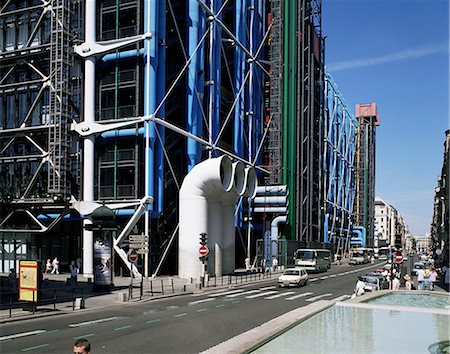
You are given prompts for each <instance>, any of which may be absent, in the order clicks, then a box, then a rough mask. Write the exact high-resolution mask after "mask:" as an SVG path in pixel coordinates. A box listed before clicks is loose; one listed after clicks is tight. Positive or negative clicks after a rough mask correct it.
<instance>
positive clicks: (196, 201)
mask: <svg viewBox="0 0 450 354" xmlns="http://www.w3.org/2000/svg"><path fill="white" fill-rule="evenodd" d="M233 185H234V181H233V167H232V163H231V160H230V158H229V157H227V156H221V157H218V158H213V159H209V160H205V161H203V162H201V163H199V164H198V165H196V166H194V168H193V169H192V170H191V171H190V172H189V174H187V175H186V177H185V178H184V180H183V184H182V186H181V189H180V195H179V198H180V208H179V213H180V214H179V217H180V231H179V250H178V275H179V277H180V278H184V279H187V278H196V279H198V278H200V276H201V271H202V269H201V267H202V264H201V262H200V260H199V253H198V249H199V239H200V234H201V233H203V232H206V233H208V231H210V230H208V220H211V221H213V220H216V221H217V224H216V225H219V220H221V219H222V217H221V215H220V214H219V210H220V208H219V205H217V208H215V207H212V206H211V207H210V208H209V207H208V204H210V203H220V202H221V197H222V196H223V194H225V193H226V192H228V191H230V190H231V189H232V188H233ZM209 212H210V213H214V215H208V213H209ZM212 225H213V224H212V223H210V228H211V227H212ZM220 228H221V226H218V227H216V229H219V230H220ZM215 235H216V233H215V230H214V232H213V235H211V237H212V240H213V242H216V241H219V239H220V237H218V238H217V240H214V238H215V237H216V236H215ZM209 236H210V234H209V233H208V238H209ZM209 242H211V240H209ZM212 251H213V250H212Z"/></svg>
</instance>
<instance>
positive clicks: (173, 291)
mask: <svg viewBox="0 0 450 354" xmlns="http://www.w3.org/2000/svg"><path fill="white" fill-rule="evenodd" d="M170 283H171V284H172V294H174V293H175V288H174V287H173V278H170Z"/></svg>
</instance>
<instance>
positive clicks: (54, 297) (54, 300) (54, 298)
mask: <svg viewBox="0 0 450 354" xmlns="http://www.w3.org/2000/svg"><path fill="white" fill-rule="evenodd" d="M53 310H56V289H53Z"/></svg>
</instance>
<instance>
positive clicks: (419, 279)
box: [416, 269, 425, 290]
mask: <svg viewBox="0 0 450 354" xmlns="http://www.w3.org/2000/svg"><path fill="white" fill-rule="evenodd" d="M416 274H417V290H423V281H424V279H425V271H424V270H423V269H417V270H416Z"/></svg>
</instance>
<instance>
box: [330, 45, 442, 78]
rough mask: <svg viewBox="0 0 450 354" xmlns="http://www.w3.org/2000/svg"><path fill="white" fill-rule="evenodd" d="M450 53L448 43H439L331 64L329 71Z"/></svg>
mask: <svg viewBox="0 0 450 354" xmlns="http://www.w3.org/2000/svg"><path fill="white" fill-rule="evenodd" d="M448 52H449V45H448V43H437V44H433V45H429V46H425V47H418V48H410V49H405V50H401V51H398V52H393V53H389V54H386V55H382V56H380V57H376V58H363V59H352V60H346V61H341V62H337V63H331V64H330V65H327V69H328V70H329V71H332V72H336V71H341V70H348V69H355V68H362V67H367V66H374V65H380V64H386V63H390V62H393V61H400V60H408V59H415V58H420V57H424V56H427V55H432V54H438V53H447V54H448Z"/></svg>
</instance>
